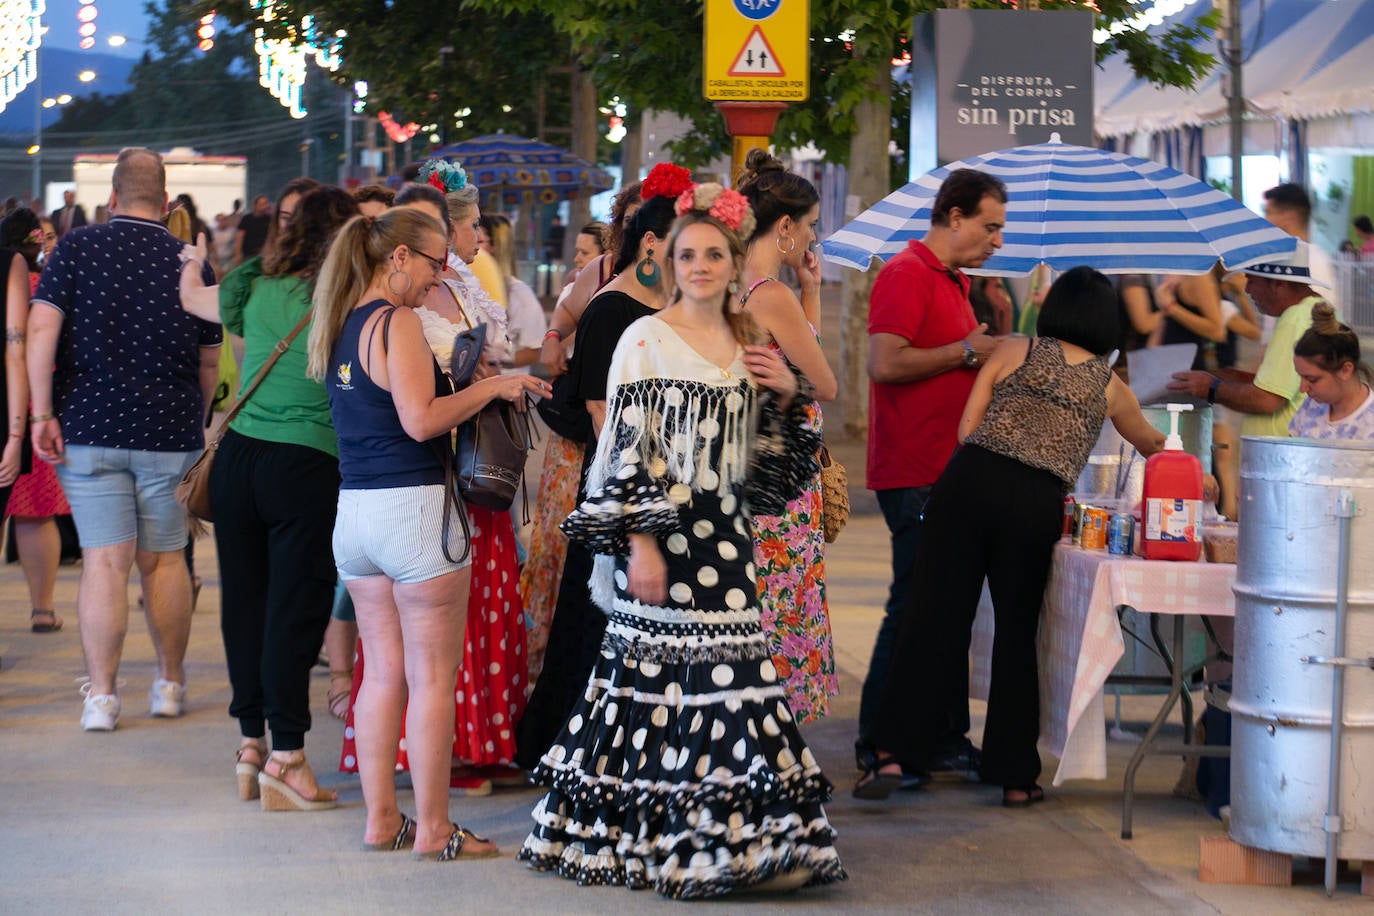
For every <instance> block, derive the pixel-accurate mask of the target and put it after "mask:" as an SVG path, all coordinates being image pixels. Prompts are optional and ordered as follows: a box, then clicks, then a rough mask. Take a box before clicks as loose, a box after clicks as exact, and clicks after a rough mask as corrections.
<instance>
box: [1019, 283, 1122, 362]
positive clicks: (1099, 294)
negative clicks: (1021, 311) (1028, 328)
mask: <svg viewBox="0 0 1374 916" xmlns="http://www.w3.org/2000/svg"><path fill="white" fill-rule="evenodd" d="M1035 333H1037V334H1039V335H1040V336H1041V337H1053V338H1055V339H1056V340H1062V341H1063V342H1064V343H1070V344H1075V345H1077V346H1080V347H1082V348H1083V349H1085V350H1087V351H1089V352H1090V353H1093V354H1095V355H1097V356H1106V355H1107V354H1108V353H1110V352H1112V351H1113V350H1115V349H1116V348H1117V346H1118V345H1119V343H1120V341H1121V306H1120V305H1119V304H1118V303H1117V296H1116V287H1115V286H1113V285H1112V281H1110V280H1108V279H1107V278H1106V277H1104V276H1102V274H1100V273H1098V272H1097V271H1095V270H1093V269H1092V268H1091V267H1075V268H1073V269H1072V270H1069V271H1066V272H1065V273H1064V274H1063V276H1061V277H1060V278H1059V279H1058V280H1055V281H1054V285H1053V286H1051V287H1050V290H1049V292H1047V293H1046V294H1045V301H1044V302H1043V303H1042V304H1041V306H1040V319H1039V321H1037V322H1036V324H1035Z"/></svg>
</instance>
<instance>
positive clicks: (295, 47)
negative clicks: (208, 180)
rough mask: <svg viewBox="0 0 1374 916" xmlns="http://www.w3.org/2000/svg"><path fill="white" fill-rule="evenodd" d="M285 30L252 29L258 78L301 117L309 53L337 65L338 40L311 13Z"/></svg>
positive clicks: (281, 13)
mask: <svg viewBox="0 0 1374 916" xmlns="http://www.w3.org/2000/svg"><path fill="white" fill-rule="evenodd" d="M3 2H4V0H0V3H3ZM253 9H255V10H257V11H258V18H259V19H260V20H262V21H263V22H272V21H273V20H275V19H280V18H284V17H285V16H286V15H289V12H287V11H286V10H285V8H284V7H281V6H280V5H279V4H277V3H275V2H273V0H253ZM293 21H294V20H293ZM288 33H289V35H290V37H289V38H268V37H267V30H266V29H264V28H262V27H259V28H257V29H256V30H255V31H254V33H253V50H255V51H256V52H257V55H258V82H259V83H260V84H261V85H262V87H263V88H264V89H266V90H267V91H268V92H270V93H272V96H273V98H275V99H277V100H278V101H279V102H281V103H282V105H284V106H285V107H286V109H287V110H288V111H290V112H291V117H293V118H303V117H305V115H306V109H305V106H304V105H302V104H301V88H302V87H303V86H304V85H305V77H306V69H307V65H308V64H309V62H310V59H311V58H312V57H313V58H314V60H315V63H316V65H317V66H320V67H323V68H324V69H326V70H330V71H334V70H337V69H339V64H340V63H342V62H343V58H342V56H341V55H340V53H339V51H340V46H341V44H342V42H341V41H340V39H339V38H338V37H337V36H332V37H325V36H323V35H321V34H320V32H319V30H318V29H317V28H316V27H315V17H314V16H303V17H301V21H300V25H299V26H295V25H290V26H288Z"/></svg>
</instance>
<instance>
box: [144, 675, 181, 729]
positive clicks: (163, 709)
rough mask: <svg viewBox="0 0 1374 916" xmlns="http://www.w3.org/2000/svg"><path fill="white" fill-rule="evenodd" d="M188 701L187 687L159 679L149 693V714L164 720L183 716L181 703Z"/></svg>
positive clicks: (154, 682)
mask: <svg viewBox="0 0 1374 916" xmlns="http://www.w3.org/2000/svg"><path fill="white" fill-rule="evenodd" d="M185 699H186V685H185V684H178V683H177V682H176V681H166V680H163V679H162V678H158V679H157V680H155V681H153V687H152V689H151V690H149V691H148V713H149V715H153V716H158V717H160V718H164V719H175V718H176V717H177V716H179V715H181V703H182V701H183V700H185Z"/></svg>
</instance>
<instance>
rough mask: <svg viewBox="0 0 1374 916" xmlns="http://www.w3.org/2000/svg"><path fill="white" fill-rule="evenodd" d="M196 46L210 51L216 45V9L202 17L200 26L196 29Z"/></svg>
mask: <svg viewBox="0 0 1374 916" xmlns="http://www.w3.org/2000/svg"><path fill="white" fill-rule="evenodd" d="M196 38H198V39H200V40H199V41H197V42H196V47H197V48H200V50H202V51H209V50H210V49H211V48H213V47H214V46H215V11H214V10H211V11H210V12H208V13H206V14H205V15H204V16H201V17H200V26H199V27H198V28H197V29H196Z"/></svg>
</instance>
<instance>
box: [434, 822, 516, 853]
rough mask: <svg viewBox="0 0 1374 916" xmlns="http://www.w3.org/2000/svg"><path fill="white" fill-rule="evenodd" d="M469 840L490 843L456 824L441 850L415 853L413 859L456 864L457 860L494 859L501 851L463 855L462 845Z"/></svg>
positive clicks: (488, 850)
mask: <svg viewBox="0 0 1374 916" xmlns="http://www.w3.org/2000/svg"><path fill="white" fill-rule="evenodd" d="M469 838H471V839H472V840H473V842H476V843H490V842H491V840H489V839H487V838H486V837H484V836H478V835H477V834H475V833H473V832H472V831H471V830H465V829H464V828H462V827H459V826H458V825H457V824H454V825H453V833H451V834H449V837H448V842H447V843H445V844H444V845H443V848H441V849H436V850H434V851H433V852H417V853H415V858H417V859H428V860H430V861H432V862H456V861H457V860H458V859H460V858H461V859H494V858H496V857H497V856H499V855H501V850H499V849H496V848H492V849H487V850H483V851H482V852H471V853H468V854H467V855H463V844H464V843H466V842H467V841H468V839H469Z"/></svg>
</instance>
